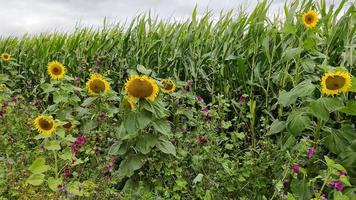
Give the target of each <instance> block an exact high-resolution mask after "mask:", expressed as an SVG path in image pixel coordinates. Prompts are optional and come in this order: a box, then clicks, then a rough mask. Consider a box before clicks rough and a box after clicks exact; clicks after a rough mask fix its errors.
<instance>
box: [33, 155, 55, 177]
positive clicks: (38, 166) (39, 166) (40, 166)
mask: <svg viewBox="0 0 356 200" xmlns="http://www.w3.org/2000/svg"><path fill="white" fill-rule="evenodd" d="M45 163H46V161H45V158H43V157H39V158H37V159H36V160H35V161H33V162H32V164H31V165H30V167H29V168H28V169H29V170H30V171H31V172H32V173H33V174H42V173H44V172H46V171H48V170H49V169H50V166H48V165H46V164H45Z"/></svg>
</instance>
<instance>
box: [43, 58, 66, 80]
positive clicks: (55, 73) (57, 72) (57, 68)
mask: <svg viewBox="0 0 356 200" xmlns="http://www.w3.org/2000/svg"><path fill="white" fill-rule="evenodd" d="M47 72H48V74H49V75H50V76H51V78H52V79H53V80H59V79H62V78H63V77H64V74H65V72H66V69H65V67H64V66H63V65H62V63H60V62H58V61H52V62H50V63H48V65H47Z"/></svg>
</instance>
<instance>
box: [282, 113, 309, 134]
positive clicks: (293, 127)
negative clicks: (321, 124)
mask: <svg viewBox="0 0 356 200" xmlns="http://www.w3.org/2000/svg"><path fill="white" fill-rule="evenodd" d="M304 114H305V113H304V112H299V111H292V112H291V113H290V114H289V116H288V118H287V122H286V125H287V130H288V131H289V132H290V133H292V134H293V135H295V136H296V135H298V134H300V133H301V132H302V131H303V130H304V129H305V128H306V127H307V126H308V125H309V124H310V119H309V117H308V116H305V115H304Z"/></svg>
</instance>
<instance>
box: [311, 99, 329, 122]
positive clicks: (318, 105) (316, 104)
mask: <svg viewBox="0 0 356 200" xmlns="http://www.w3.org/2000/svg"><path fill="white" fill-rule="evenodd" d="M308 108H309V112H310V113H311V114H312V115H314V116H315V117H317V118H318V119H320V120H323V121H328V120H329V111H328V110H327V109H326V107H325V105H324V104H323V102H322V101H321V99H318V100H315V101H312V102H310V104H309V106H308Z"/></svg>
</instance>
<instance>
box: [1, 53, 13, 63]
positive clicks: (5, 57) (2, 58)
mask: <svg viewBox="0 0 356 200" xmlns="http://www.w3.org/2000/svg"><path fill="white" fill-rule="evenodd" d="M10 59H11V55H10V54H8V53H3V54H1V60H2V61H5V62H6V61H9V60H10Z"/></svg>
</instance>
